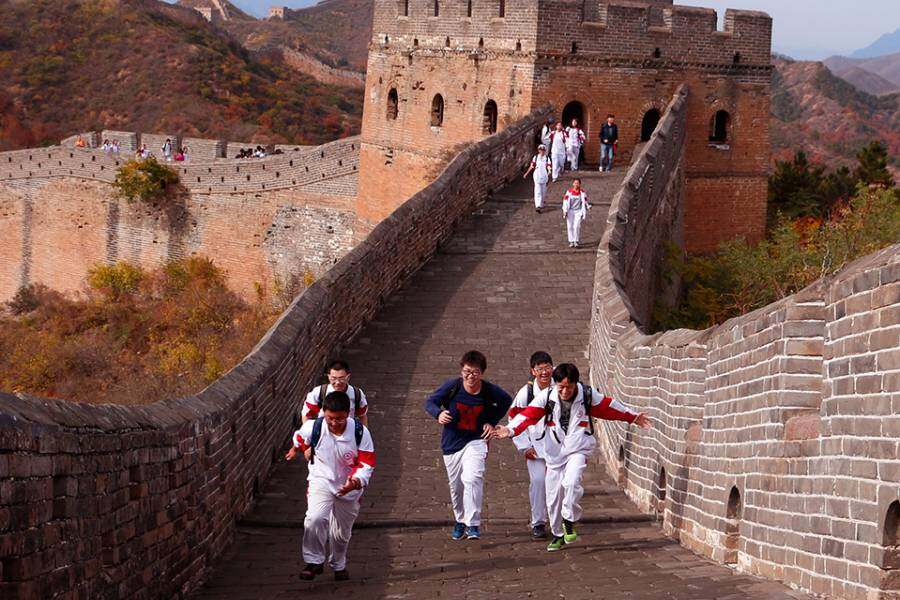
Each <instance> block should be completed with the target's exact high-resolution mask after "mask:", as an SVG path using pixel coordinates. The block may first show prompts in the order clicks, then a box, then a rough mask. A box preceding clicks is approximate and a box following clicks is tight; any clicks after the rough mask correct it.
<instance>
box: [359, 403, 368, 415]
mask: <svg viewBox="0 0 900 600" xmlns="http://www.w3.org/2000/svg"><path fill="white" fill-rule="evenodd" d="M367 412H369V405H368V404H365V405H363V406H360V407H359V410H358V411H356V414H357V416H360V417H362V416H363V415H365V414H366V413H367Z"/></svg>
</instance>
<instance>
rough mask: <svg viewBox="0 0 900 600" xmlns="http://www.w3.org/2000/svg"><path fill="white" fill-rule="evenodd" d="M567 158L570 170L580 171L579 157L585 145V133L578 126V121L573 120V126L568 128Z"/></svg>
mask: <svg viewBox="0 0 900 600" xmlns="http://www.w3.org/2000/svg"><path fill="white" fill-rule="evenodd" d="M566 140H567V144H566V156H567V158H568V159H569V168H570V169H572V170H573V171H577V170H578V157H579V155H580V154H581V147H582V146H583V145H584V131H582V129H581V127H579V126H578V119H572V125H571V126H569V127H566Z"/></svg>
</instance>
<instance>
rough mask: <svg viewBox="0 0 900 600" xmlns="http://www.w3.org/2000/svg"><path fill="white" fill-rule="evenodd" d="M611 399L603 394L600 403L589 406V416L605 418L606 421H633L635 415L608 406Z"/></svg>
mask: <svg viewBox="0 0 900 600" xmlns="http://www.w3.org/2000/svg"><path fill="white" fill-rule="evenodd" d="M612 401H613V399H612V398H610V397H609V396H604V397H603V400H601V401H600V404H595V405H594V406H591V416H592V417H596V418H598V419H606V420H607V421H625V422H627V423H633V422H634V420H635V419H636V418H637V415H632V414H629V413H626V412H622V411H619V410H616V409H614V408H612V407H611V406H610V405H611V404H612Z"/></svg>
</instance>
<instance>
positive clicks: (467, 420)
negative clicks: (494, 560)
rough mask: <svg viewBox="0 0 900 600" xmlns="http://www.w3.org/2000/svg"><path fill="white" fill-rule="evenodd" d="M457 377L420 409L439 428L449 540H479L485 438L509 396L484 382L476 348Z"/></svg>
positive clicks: (506, 407) (463, 361)
mask: <svg viewBox="0 0 900 600" xmlns="http://www.w3.org/2000/svg"><path fill="white" fill-rule="evenodd" d="M459 366H460V369H461V373H460V374H461V377H454V378H453V379H448V380H447V381H445V382H444V383H443V384H441V386H440V387H439V388H438V389H437V390H435V391H434V393H432V394H431V395H430V396H429V397H428V399H427V400H426V401H425V411H426V412H427V413H428V414H430V415H431V416H432V417H434V418H435V419H437V422H438V423H440V424H441V425H442V426H443V430H442V432H441V452H442V453H443V455H444V466H445V467H446V468H447V479H449V481H450V502H451V504H452V505H453V516H454V518H455V520H456V525H454V527H453V532H452V533H451V534H450V537H451V538H452V539H454V540H461V539H463V538H464V537H465V538H468V539H470V540H477V539H479V538H481V503H482V498H483V492H484V462H485V459H486V458H487V453H488V445H487V440H488V439H490V437H491V435H492V434H493V431H494V427H496V426H497V423H499V422H500V419H502V418H503V416H504V415H505V414H506V411H507V410H509V407H510V405H511V404H512V398H510V397H509V394H507V393H506V392H505V391H503V389H502V388H500V387H498V386H496V385H494V384H493V383H490V382H489V381H486V380H483V379H482V376H483V375H484V371H485V370H486V369H487V359H486V358H485V357H484V354H482V353H481V352H478V351H477V350H470V351H469V352H466V353H465V354H464V355H463V357H462V359H461V360H460V361H459Z"/></svg>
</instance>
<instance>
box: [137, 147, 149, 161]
mask: <svg viewBox="0 0 900 600" xmlns="http://www.w3.org/2000/svg"><path fill="white" fill-rule="evenodd" d="M135 156H136V157H137V158H150V151H149V150H147V144H141V147H140V148H138V149H137V152H135Z"/></svg>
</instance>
